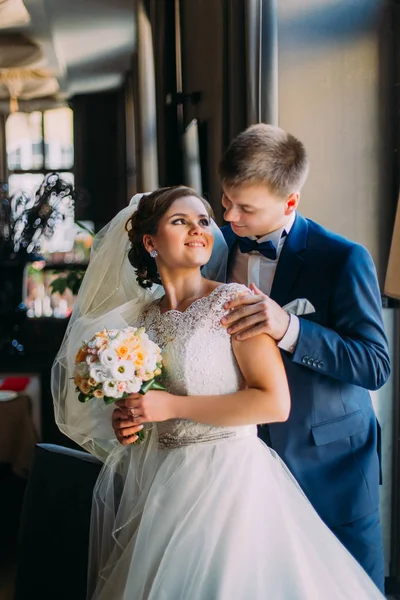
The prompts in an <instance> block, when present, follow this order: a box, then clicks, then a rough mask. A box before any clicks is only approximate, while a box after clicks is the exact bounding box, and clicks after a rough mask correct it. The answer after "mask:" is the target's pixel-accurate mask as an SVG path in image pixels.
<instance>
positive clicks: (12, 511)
mask: <svg viewBox="0 0 400 600" xmlns="http://www.w3.org/2000/svg"><path fill="white" fill-rule="evenodd" d="M25 485H26V480H25V479H22V478H21V477H17V476H15V475H14V474H13V473H12V472H11V470H10V469H9V467H8V466H7V465H0V490H1V493H0V531H1V536H0V600H13V584H14V576H15V572H16V566H17V536H18V526H19V519H20V514H21V508H22V501H23V495H24V491H25ZM32 600H33V599H32Z"/></svg>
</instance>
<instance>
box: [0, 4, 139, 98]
mask: <svg viewBox="0 0 400 600" xmlns="http://www.w3.org/2000/svg"><path fill="white" fill-rule="evenodd" d="M24 4H25V7H26V9H27V11H28V13H29V15H30V18H31V20H30V22H29V23H28V24H26V25H21V26H19V27H16V28H9V29H4V28H3V29H1V30H0V41H1V37H2V36H4V35H7V34H9V33H16V32H17V33H22V34H24V35H26V36H27V37H29V38H30V39H31V40H32V41H34V42H35V43H37V44H38V45H39V46H40V47H41V49H42V52H43V55H44V61H42V62H43V65H40V66H44V67H47V68H49V69H50V71H51V72H52V73H53V74H54V75H55V76H56V78H57V80H58V82H59V85H60V93H59V95H58V97H59V98H60V99H63V98H68V97H71V96H73V95H74V94H83V93H93V92H98V91H105V90H110V89H114V88H116V87H119V86H120V85H121V83H122V80H123V76H124V73H125V72H126V71H127V70H128V68H129V66H130V62H131V57H132V53H133V51H134V48H135V43H136V28H135V22H134V0H112V1H111V0H24Z"/></svg>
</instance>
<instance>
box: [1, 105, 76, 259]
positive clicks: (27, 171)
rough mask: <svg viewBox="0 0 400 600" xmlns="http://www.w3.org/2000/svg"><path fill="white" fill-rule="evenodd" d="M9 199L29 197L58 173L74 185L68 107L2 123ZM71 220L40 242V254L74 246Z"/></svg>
mask: <svg viewBox="0 0 400 600" xmlns="http://www.w3.org/2000/svg"><path fill="white" fill-rule="evenodd" d="M6 145H7V164H8V171H9V179H8V186H9V195H10V196H13V195H14V194H17V193H19V192H27V193H28V194H30V195H33V194H34V192H35V191H36V190H37V189H38V188H39V186H40V184H41V183H42V181H43V179H44V177H45V175H46V174H47V173H51V172H52V171H58V172H59V173H60V174H61V176H62V177H63V178H64V179H65V180H66V181H68V182H70V183H74V175H73V173H72V169H73V166H74V147H73V113H72V110H71V109H70V108H68V107H61V108H55V109H52V110H46V111H44V112H39V111H36V112H32V113H23V112H15V113H12V114H11V115H10V116H9V117H8V118H7V121H6ZM74 233H75V227H74V220H73V218H72V217H71V218H70V219H66V220H65V221H64V222H63V223H60V225H59V226H58V228H57V230H56V232H55V234H54V236H53V238H52V239H51V240H44V241H43V243H42V250H43V253H44V254H51V253H55V252H68V251H69V250H71V249H72V246H73V243H74V237H75V236H74Z"/></svg>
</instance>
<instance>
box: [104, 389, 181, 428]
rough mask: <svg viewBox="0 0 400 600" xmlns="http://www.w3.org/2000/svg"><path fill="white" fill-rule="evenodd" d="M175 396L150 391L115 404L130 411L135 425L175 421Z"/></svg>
mask: <svg viewBox="0 0 400 600" xmlns="http://www.w3.org/2000/svg"><path fill="white" fill-rule="evenodd" d="M174 398H175V396H173V395H172V394H169V393H168V392H159V391H157V390H150V391H149V392H147V393H146V394H145V395H144V396H143V395H142V394H131V395H130V396H127V397H126V398H124V399H123V400H118V401H117V402H116V403H115V404H117V406H119V407H120V408H121V409H123V410H125V411H126V412H127V411H128V410H129V412H130V414H131V415H132V417H133V421H134V423H135V424H138V425H139V424H141V423H157V422H158V421H167V420H168V419H173V418H174V417H175V414H174V409H173V406H174V402H173V400H174Z"/></svg>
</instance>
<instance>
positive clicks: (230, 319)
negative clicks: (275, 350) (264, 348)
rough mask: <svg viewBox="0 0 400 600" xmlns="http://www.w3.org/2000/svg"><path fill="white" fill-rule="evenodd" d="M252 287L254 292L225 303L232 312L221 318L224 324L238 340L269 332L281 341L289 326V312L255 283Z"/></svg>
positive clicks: (276, 339)
mask: <svg viewBox="0 0 400 600" xmlns="http://www.w3.org/2000/svg"><path fill="white" fill-rule="evenodd" d="M250 289H251V290H252V292H253V294H248V295H246V296H238V297H237V298H234V299H233V300H231V301H230V302H227V303H226V304H225V308H226V309H227V310H228V311H230V312H228V314H226V315H225V317H224V318H223V319H222V320H221V323H222V325H223V326H224V327H227V329H228V333H230V334H231V335H234V336H235V338H236V339H237V340H246V339H247V338H250V337H253V336H255V335H259V334H260V333H267V334H268V335H269V336H271V337H272V338H273V339H274V340H275V341H277V342H279V341H280V340H281V339H282V338H283V336H284V335H285V333H286V331H287V328H288V327H289V320H290V319H289V315H288V313H287V312H286V311H284V310H283V309H282V308H281V307H280V306H279V304H277V303H276V302H274V301H273V300H271V298H270V297H269V296H267V295H265V294H263V293H262V292H261V291H260V290H259V289H258V288H257V287H256V286H255V285H254V283H252V284H251V286H250Z"/></svg>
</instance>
